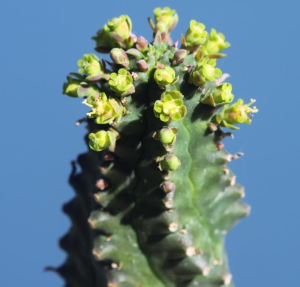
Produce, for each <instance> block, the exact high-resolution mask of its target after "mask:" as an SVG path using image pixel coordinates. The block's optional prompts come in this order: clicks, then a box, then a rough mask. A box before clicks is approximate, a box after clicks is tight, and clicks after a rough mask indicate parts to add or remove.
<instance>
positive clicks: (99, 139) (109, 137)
mask: <svg viewBox="0 0 300 287" xmlns="http://www.w3.org/2000/svg"><path fill="white" fill-rule="evenodd" d="M116 139H117V135H116V133H115V132H112V131H99V132H97V133H90V134H89V140H90V142H89V146H90V148H91V149H93V150H95V151H101V150H104V149H106V148H109V149H110V150H111V151H113V150H114V149H115V145H116Z"/></svg>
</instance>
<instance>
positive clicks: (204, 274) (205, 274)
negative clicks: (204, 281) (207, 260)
mask: <svg viewBox="0 0 300 287" xmlns="http://www.w3.org/2000/svg"><path fill="white" fill-rule="evenodd" d="M210 270H211V268H210V267H205V268H204V269H203V270H202V275H203V276H207V275H208V274H209V272H210Z"/></svg>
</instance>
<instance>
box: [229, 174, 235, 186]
mask: <svg viewBox="0 0 300 287" xmlns="http://www.w3.org/2000/svg"><path fill="white" fill-rule="evenodd" d="M235 181H236V176H235V175H234V176H233V177H232V178H231V179H230V185H231V186H233V185H235Z"/></svg>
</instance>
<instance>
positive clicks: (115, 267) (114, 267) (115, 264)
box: [111, 263, 119, 269]
mask: <svg viewBox="0 0 300 287" xmlns="http://www.w3.org/2000/svg"><path fill="white" fill-rule="evenodd" d="M111 267H112V268H113V269H117V268H118V267H119V265H118V264H117V263H112V264H111Z"/></svg>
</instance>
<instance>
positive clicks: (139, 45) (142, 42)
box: [136, 36, 148, 52]
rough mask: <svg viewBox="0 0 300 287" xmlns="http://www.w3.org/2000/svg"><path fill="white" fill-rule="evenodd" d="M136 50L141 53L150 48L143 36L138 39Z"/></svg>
mask: <svg viewBox="0 0 300 287" xmlns="http://www.w3.org/2000/svg"><path fill="white" fill-rule="evenodd" d="M136 48H137V49H138V50H139V51H141V52H144V51H146V50H147V48H148V41H147V40H146V39H145V38H144V37H142V36H139V37H137V41H136Z"/></svg>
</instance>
